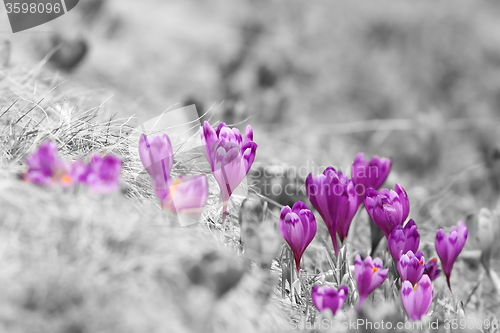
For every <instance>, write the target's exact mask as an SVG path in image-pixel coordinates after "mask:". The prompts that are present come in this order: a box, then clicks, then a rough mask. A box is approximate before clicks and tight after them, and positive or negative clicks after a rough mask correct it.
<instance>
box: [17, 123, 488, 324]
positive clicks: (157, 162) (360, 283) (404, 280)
mask: <svg viewBox="0 0 500 333" xmlns="http://www.w3.org/2000/svg"><path fill="white" fill-rule="evenodd" d="M201 141H202V144H203V152H204V155H205V157H206V159H207V161H208V162H209V164H210V168H211V172H212V174H213V176H214V178H215V180H216V181H217V183H218V185H219V188H220V193H221V201H222V207H223V208H222V220H223V221H224V220H225V218H226V214H227V208H228V201H229V199H230V198H231V195H232V194H233V192H234V190H235V189H236V187H237V186H239V184H240V183H241V182H242V181H243V179H244V178H245V176H246V175H247V173H248V172H249V170H250V167H251V166H252V164H253V162H254V160H255V156H256V150H257V144H256V143H255V142H254V141H253V131H252V128H251V127H250V126H247V128H246V133H245V136H244V137H243V136H242V134H241V133H240V132H239V130H238V129H236V128H229V127H228V126H227V125H226V124H224V123H220V124H219V125H218V126H217V127H216V128H213V127H212V126H210V125H209V123H208V122H205V123H204V124H203V126H202V127H201ZM138 151H139V156H140V159H141V162H142V164H143V166H144V168H145V169H146V171H147V172H148V174H149V175H150V176H151V183H152V188H153V192H154V193H155V195H156V196H157V197H158V198H159V199H160V202H161V207H162V208H163V209H165V210H168V211H172V212H176V213H178V214H183V215H187V216H190V217H195V218H197V219H199V217H200V216H201V212H202V210H203V209H204V207H205V205H206V202H207V198H208V184H207V176H206V175H205V174H198V175H181V176H178V177H172V176H171V171H172V167H173V165H174V153H173V149H172V145H171V142H170V139H169V137H168V135H166V134H163V135H158V136H150V137H147V136H146V135H145V134H142V135H141V137H140V139H139V145H138ZM26 162H27V165H28V170H27V171H26V172H25V173H24V174H23V179H24V180H25V181H27V182H30V183H34V184H38V185H44V186H62V187H69V186H72V185H75V184H85V185H86V186H88V187H89V188H91V189H92V190H94V191H96V192H99V193H109V192H112V191H114V190H116V189H117V188H119V186H120V183H119V182H120V172H121V168H122V161H121V160H120V159H118V158H116V157H114V156H112V155H106V156H101V155H99V154H94V155H92V156H91V157H90V159H89V162H88V163H84V162H82V161H80V160H77V161H74V162H69V161H67V160H65V159H62V158H60V157H58V155H57V147H56V145H55V144H54V143H53V142H46V143H43V144H41V145H40V146H39V147H38V150H37V151H36V152H34V153H33V154H32V155H30V156H29V157H27V159H26ZM390 169H391V161H390V160H389V159H387V158H379V157H377V156H375V157H373V158H372V159H371V160H367V159H365V156H364V154H363V153H359V154H358V155H356V157H355V159H354V162H353V165H352V171H351V178H349V177H348V176H346V175H344V174H343V173H342V172H341V171H337V170H336V169H334V168H333V167H328V168H326V169H325V170H324V171H323V173H322V174H319V175H317V176H313V175H312V173H311V174H309V175H308V176H307V178H306V181H305V185H306V194H307V197H308V199H309V200H310V202H311V205H312V207H314V209H316V210H317V212H318V213H319V215H320V216H321V218H322V220H323V222H324V223H325V225H326V227H327V229H328V233H329V236H330V238H331V240H332V245H333V249H334V251H335V254H336V255H337V256H340V249H341V247H342V246H343V245H344V244H345V242H346V241H347V238H348V234H349V229H350V226H351V223H352V221H353V219H354V217H355V215H356V214H357V212H358V209H359V207H361V206H362V204H363V206H364V208H365V210H366V212H367V214H368V215H369V217H370V219H371V221H372V223H371V227H372V228H376V229H375V230H377V231H378V232H379V235H380V238H379V239H381V238H383V237H384V236H385V238H386V240H387V251H388V252H389V253H390V254H391V256H392V258H393V261H394V267H395V268H396V270H397V274H399V279H400V281H401V288H400V297H401V301H402V304H403V308H404V310H405V311H406V313H407V315H408V318H409V319H411V320H421V319H422V317H423V316H424V315H426V314H427V313H428V311H429V309H430V307H431V304H432V301H433V298H434V288H433V285H432V281H434V280H435V279H436V278H438V277H439V275H440V271H441V270H440V268H439V267H438V262H437V259H435V258H432V259H430V260H428V261H426V258H425V257H424V254H423V253H422V252H421V251H420V250H419V247H420V234H419V230H418V227H417V224H416V223H415V221H414V220H412V219H409V220H408V218H409V215H410V200H409V198H408V195H407V193H406V191H405V189H404V188H403V187H402V186H401V185H399V184H396V185H395V186H394V188H393V189H387V188H383V189H380V187H381V186H382V185H383V184H384V182H385V181H386V179H387V177H388V174H389V172H390ZM407 220H408V221H407ZM279 229H280V232H281V235H282V237H283V239H284V240H285V241H286V242H287V243H288V245H289V248H290V250H291V253H293V260H294V261H295V268H296V270H297V273H299V274H300V263H301V259H302V256H303V254H304V252H305V251H306V249H307V247H308V246H309V244H310V243H311V242H312V241H313V239H314V237H315V235H316V232H317V224H316V217H315V215H314V213H313V212H312V211H311V210H310V209H309V207H308V206H307V205H306V204H305V203H304V202H301V201H297V202H295V204H294V205H293V206H292V207H289V206H285V207H283V208H282V209H281V214H280V220H279ZM467 237H468V230H467V228H466V226H465V224H464V223H463V222H459V223H458V226H454V227H453V228H452V229H451V231H450V232H449V234H445V232H444V231H443V229H442V228H441V229H439V230H438V231H437V234H436V239H435V249H436V253H437V255H438V256H439V258H440V260H441V268H442V270H443V272H444V275H445V276H446V281H447V284H448V287H449V289H450V291H451V273H452V269H453V265H454V262H455V261H456V259H457V257H458V255H459V254H460V252H461V251H462V249H463V248H464V246H465V243H466V241H467ZM483 238H487V237H483ZM490 238H491V237H490ZM491 242H492V241H491ZM372 244H373V234H372ZM377 244H378V243H377ZM373 249H374V248H373V247H372V251H373ZM342 253H345V252H342ZM386 264H387V263H386ZM353 270H354V278H355V281H356V289H357V295H358V307H357V308H358V311H359V310H360V308H361V307H362V305H363V304H364V302H365V300H366V299H367V297H368V296H369V295H370V294H372V293H373V292H374V291H375V289H377V288H378V287H379V286H380V285H381V284H382V283H383V282H384V281H385V280H386V278H387V276H388V274H389V269H388V268H384V264H383V262H382V260H381V259H380V258H372V256H366V257H364V259H363V258H362V257H361V255H360V254H357V255H356V256H355V258H354V269H353ZM292 271H293V270H292ZM391 274H392V273H391ZM336 287H337V288H333V287H330V286H328V285H315V286H314V287H313V288H312V290H311V300H312V302H313V304H314V305H315V307H316V308H317V309H318V310H319V311H320V312H324V311H325V310H326V309H330V310H331V312H332V314H334V315H335V314H336V313H337V312H338V310H339V309H341V308H342V307H343V305H344V303H345V301H346V300H347V297H348V293H349V290H348V288H347V286H340V283H339V285H337V286H336Z"/></svg>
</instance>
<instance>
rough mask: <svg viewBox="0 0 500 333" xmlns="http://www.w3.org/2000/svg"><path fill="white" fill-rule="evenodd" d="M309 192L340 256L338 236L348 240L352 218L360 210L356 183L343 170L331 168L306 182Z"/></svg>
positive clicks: (309, 177)
mask: <svg viewBox="0 0 500 333" xmlns="http://www.w3.org/2000/svg"><path fill="white" fill-rule="evenodd" d="M306 193H307V196H308V198H309V200H310V201H311V204H312V205H313V206H314V208H316V209H317V210H318V212H319V214H320V215H321V217H322V218H323V221H324V222H325V224H326V226H327V227H328V231H329V232H330V236H331V238H332V242H333V248H334V249H335V253H336V254H337V255H338V253H339V247H338V245H337V233H338V235H339V238H340V241H341V242H343V241H344V240H345V239H346V238H347V234H348V232H349V227H350V226H351V222H352V219H353V218H354V215H356V211H357V210H358V201H357V200H358V199H357V196H356V193H355V192H354V183H353V182H352V180H350V179H348V178H347V177H346V176H344V175H343V174H342V172H340V171H338V172H337V171H335V169H334V168H332V167H328V168H326V169H325V171H323V173H322V174H320V175H317V176H316V177H313V176H312V174H309V175H308V176H307V179H306Z"/></svg>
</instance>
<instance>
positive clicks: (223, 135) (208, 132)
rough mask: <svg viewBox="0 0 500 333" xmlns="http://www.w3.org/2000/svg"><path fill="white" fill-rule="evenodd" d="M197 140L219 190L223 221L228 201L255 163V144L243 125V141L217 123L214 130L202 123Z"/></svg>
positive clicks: (237, 131) (206, 123) (236, 130)
mask: <svg viewBox="0 0 500 333" xmlns="http://www.w3.org/2000/svg"><path fill="white" fill-rule="evenodd" d="M201 141H202V144H203V152H204V154H205V157H206V158H207V161H208V162H209V164H210V167H211V169H212V173H213V175H214V177H215V179H216V180H217V183H218V184H219V187H220V189H221V197H222V202H223V220H224V219H225V216H226V209H227V202H228V200H229V198H230V197H231V195H232V193H233V191H234V190H235V189H236V187H237V186H238V185H239V184H240V183H241V181H242V180H243V179H244V178H245V176H246V175H247V173H248V171H249V170H250V168H251V166H252V164H253V162H254V160H255V154H256V151H257V144H256V143H255V142H253V132H252V128H251V127H250V126H247V130H246V136H245V140H244V141H243V138H242V135H241V133H240V131H239V130H238V129H236V128H233V129H230V128H229V127H227V125H226V124H225V123H222V122H221V123H220V124H219V125H218V126H217V129H216V130H214V129H213V127H212V126H210V124H209V123H208V122H206V121H205V122H204V123H203V127H202V129H201Z"/></svg>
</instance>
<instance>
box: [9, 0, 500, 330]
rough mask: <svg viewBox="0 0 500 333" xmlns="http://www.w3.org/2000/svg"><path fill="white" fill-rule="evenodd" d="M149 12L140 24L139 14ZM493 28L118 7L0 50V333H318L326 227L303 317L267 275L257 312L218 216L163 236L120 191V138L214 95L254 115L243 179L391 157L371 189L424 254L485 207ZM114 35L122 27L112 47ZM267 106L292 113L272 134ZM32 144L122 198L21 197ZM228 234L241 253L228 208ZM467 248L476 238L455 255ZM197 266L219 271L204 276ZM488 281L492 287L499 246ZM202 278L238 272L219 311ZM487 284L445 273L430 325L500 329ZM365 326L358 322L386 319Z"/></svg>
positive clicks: (358, 237)
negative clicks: (417, 238)
mask: <svg viewBox="0 0 500 333" xmlns="http://www.w3.org/2000/svg"><path fill="white" fill-rule="evenodd" d="M144 6H151V7H150V10H148V11H146V10H140V9H141V8H142V9H144V8H145V7H144ZM153 6H159V7H153ZM499 10H500V8H499V7H498V5H497V4H495V3H494V2H484V3H481V4H478V3H475V2H471V1H465V0H460V1H442V2H439V3H435V2H431V1H421V2H418V3H415V2H411V1H399V2H394V1H388V0H380V1H376V2H370V3H368V2H362V1H354V2H352V1H319V0H318V1H313V2H307V3H306V2H300V1H292V2H289V1H287V2H284V1H279V0H275V1H270V2H263V1H235V2H231V3H227V2H224V1H219V0H211V1H208V2H199V1H172V2H168V3H164V2H163V1H153V0H151V1H146V2H137V1H131V0H130V1H129V0H126V1H118V0H116V1H109V6H108V11H107V12H105V14H103V15H104V16H103V17H99V18H98V19H97V20H96V21H95V22H94V23H93V24H91V25H88V24H86V23H85V22H81V21H78V20H76V21H75V17H74V16H73V17H71V16H70V15H66V16H64V17H62V18H60V19H59V20H56V21H54V22H52V23H51V25H47V26H46V28H42V27H40V28H36V29H38V30H36V29H35V30H33V31H34V32H33V33H32V34H24V35H22V36H18V37H15V38H13V42H14V43H13V44H14V52H13V57H12V66H11V67H10V68H7V69H1V70H0V125H1V130H0V131H1V132H0V142H1V144H0V152H1V157H0V158H1V160H0V161H1V163H0V165H1V166H2V167H1V168H0V186H1V187H2V189H3V190H2V191H0V207H1V209H0V221H1V230H0V237H2V240H1V242H0V244H3V245H1V246H2V252H1V255H0V260H1V263H2V264H1V266H2V267H4V269H3V270H1V271H0V279H2V281H3V282H4V284H3V285H6V286H9V288H8V291H7V292H6V293H5V297H4V298H3V299H2V303H1V307H0V316H1V318H2V320H1V322H2V324H3V326H4V331H8V332H45V331H47V332H67V333H70V332H101V331H102V332H129V331H130V332H156V331H158V332H167V331H176V332H177V331H181V332H182V331H188V332H189V331H194V332H201V331H204V330H210V329H211V330H213V331H216V332H226V331H227V332H235V331H236V332H246V331H249V332H250V331H264V332H267V331H269V332H279V331H283V332H288V331H289V330H290V322H289V321H290V318H291V319H293V320H294V323H305V322H306V320H308V321H309V322H312V321H313V320H318V318H322V317H321V316H320V317H317V318H316V319H314V318H315V316H316V315H315V312H314V311H313V309H312V308H311V304H310V302H308V301H307V292H306V291H308V290H309V289H310V287H311V284H312V283H314V282H316V281H330V282H332V283H333V284H334V285H335V282H334V281H335V278H334V275H335V274H334V273H328V272H329V271H330V270H333V267H332V265H331V264H330V263H329V258H328V251H331V249H329V247H328V246H330V243H329V240H328V235H327V233H326V228H324V227H323V226H322V223H321V222H320V223H319V225H320V229H319V233H318V235H317V237H316V239H315V240H314V241H313V243H312V244H311V247H310V248H309V249H308V250H307V251H306V254H305V258H304V263H303V268H305V269H306V270H305V271H304V272H305V273H304V276H303V283H304V286H303V288H302V290H303V291H304V294H303V297H302V298H299V301H298V303H299V304H298V305H297V304H295V305H294V304H292V303H291V302H290V298H289V297H288V296H287V293H288V291H287V290H285V292H284V293H285V294H286V295H285V297H282V296H283V290H282V289H281V286H279V283H278V281H279V275H280V273H281V271H282V268H283V266H282V262H281V261H276V262H275V264H274V265H273V268H272V272H273V274H274V275H272V277H271V278H272V279H274V280H273V281H274V282H273V283H271V284H273V285H276V289H273V292H272V294H273V296H272V297H271V298H270V299H269V301H267V302H265V305H262V301H261V299H262V296H260V294H259V291H260V290H261V289H262V285H263V284H266V281H267V279H270V278H269V277H268V276H267V275H266V273H265V271H263V270H261V269H259V268H257V267H255V266H249V265H248V263H247V262H245V260H243V258H242V257H241V255H239V254H235V248H236V253H239V250H240V249H239V248H238V247H237V246H236V242H234V241H233V240H231V239H229V240H228V239H227V238H224V234H223V233H221V232H220V230H219V229H218V228H220V226H219V225H218V223H217V218H218V214H217V213H218V211H217V209H216V207H215V206H213V207H212V208H211V209H209V212H207V219H206V220H207V224H206V225H200V226H198V227H197V228H187V229H181V228H178V227H177V224H176V223H175V221H173V220H172V217H171V216H167V215H165V214H164V213H161V212H159V211H158V207H157V204H156V200H155V198H154V197H153V196H152V195H151V192H150V189H149V187H148V185H147V184H148V183H147V180H144V179H143V178H140V179H139V180H138V179H136V178H135V177H136V175H137V174H138V172H139V170H140V163H139V161H138V156H137V155H135V154H134V153H133V151H134V150H133V149H130V146H131V145H132V146H133V144H134V143H133V142H130V140H129V139H128V137H127V134H129V133H130V132H131V131H132V129H133V128H134V127H135V126H137V125H138V124H140V123H141V122H142V121H144V120H147V119H149V118H151V117H154V116H156V115H158V114H159V113H160V112H161V111H162V110H164V109H166V108H168V107H170V106H171V105H174V104H175V103H181V102H182V101H183V100H184V99H185V98H186V97H188V96H193V95H194V96H195V97H196V98H197V99H198V100H201V101H202V102H203V104H204V110H207V109H208V108H209V107H210V106H211V105H212V104H213V103H216V104H218V103H219V102H221V101H222V100H226V103H227V102H228V100H229V97H228V96H227V89H228V86H230V87H232V88H233V89H235V90H236V91H237V93H238V94H239V95H240V99H241V101H242V102H243V103H244V104H245V105H246V110H247V111H246V112H244V113H243V114H242V115H240V118H239V119H236V121H239V120H241V119H244V118H246V117H248V116H250V117H251V119H250V121H249V123H251V124H252V125H253V126H254V129H255V140H256V142H257V143H258V144H259V149H258V155H257V160H256V166H257V165H258V164H260V165H269V164H281V163H285V164H287V165H289V166H292V167H297V168H299V167H303V166H305V169H302V170H303V171H302V172H303V173H304V174H307V173H308V172H310V171H313V172H315V173H319V172H321V171H322V168H321V166H329V165H334V166H337V167H340V168H342V169H348V168H349V166H350V164H351V162H352V159H353V157H354V155H355V154H356V153H357V152H358V151H365V152H367V153H368V154H378V155H381V156H388V157H391V158H392V159H393V171H392V172H391V175H390V177H389V180H388V181H387V184H386V186H387V187H392V186H393V184H395V183H400V184H402V185H403V186H404V187H405V188H406V189H407V191H408V194H409V197H410V200H411V214H410V217H412V218H413V219H415V221H416V222H417V224H418V226H419V228H420V230H421V234H422V236H423V240H424V242H425V248H426V249H428V253H429V255H434V254H433V249H432V242H433V239H434V237H435V232H436V229H437V228H438V227H441V226H448V227H449V226H451V225H454V224H456V222H457V221H459V220H466V218H467V217H468V216H469V219H468V222H469V224H468V225H469V226H470V228H471V229H473V226H474V223H475V221H477V219H476V216H477V213H478V211H479V209H480V208H481V207H488V208H490V209H497V204H498V195H499V184H500V182H499V177H498V175H499V174H500V172H499V171H498V170H499V169H498V165H497V164H498V161H497V158H495V155H494V154H493V152H494V148H495V147H496V146H497V145H498V135H497V132H498V131H497V127H498V120H499V117H498V110H499V107H500V102H499V100H500V99H499V96H500V81H499V80H498V74H499V71H500V61H499V59H500V49H499V48H498V45H499V44H498V42H497V39H498V36H499V35H498V33H497V32H498V30H499V29H500V25H499V24H498V20H497V15H498V11H499ZM163 13H169V15H167V17H165V15H164V14H163ZM113 18H118V19H121V20H122V26H121V28H120V29H118V31H117V32H116V34H111V35H110V33H109V29H110V27H109V24H110V22H112V19H113ZM75 22H76V23H75ZM61 27H64V28H65V31H66V33H68V34H69V35H71V34H80V33H83V34H86V35H87V36H86V37H87V38H88V39H89V40H90V43H91V52H90V54H89V55H88V57H87V59H86V60H85V62H84V63H83V64H82V65H81V66H80V67H79V68H78V69H77V70H76V71H74V72H72V73H69V74H68V73H65V74H61V73H59V72H57V71H52V69H49V67H48V66H44V67H43V68H42V67H39V66H36V64H37V63H38V62H39V61H40V59H41V58H40V54H39V53H37V52H36V50H37V45H38V44H37V42H36V41H37V40H40V39H43V38H45V37H46V36H49V35H50V33H49V32H50V31H57V30H58V29H61ZM252 27H253V28H252ZM255 27H260V28H259V29H262V31H263V32H262V34H260V35H259V37H258V39H257V41H256V42H255V43H254V44H252V45H246V44H245V43H244V38H245V37H244V36H245V33H248V31H249V30H250V31H251V30H252V29H256V28H255ZM44 29H46V30H44ZM257 30H258V29H257ZM43 31H45V33H43ZM44 36H45V37H44ZM240 53H243V54H246V55H245V57H246V58H245V60H244V61H243V63H242V65H241V66H240V67H239V68H238V69H237V70H236V71H235V72H234V73H233V74H232V75H231V76H230V77H229V78H226V79H227V80H226V81H227V82H226V81H224V80H223V79H222V78H221V77H222V75H223V72H224V68H225V66H227V64H228V63H230V62H231V61H233V60H235V59H237V58H238V54H240ZM263 65H265V66H270V67H271V68H273V69H274V70H275V74H276V76H277V78H278V79H277V83H276V84H275V85H274V86H273V87H271V88H263V87H260V86H258V85H257V84H256V81H258V75H257V73H258V68H259V67H260V66H263ZM66 77H69V78H70V81H69V82H65V78H66ZM111 96H113V98H110V97H111ZM280 100H285V101H286V105H287V107H286V108H285V112H284V113H283V115H281V116H280V114H279V112H278V111H279V108H278V107H277V102H276V101H280ZM278 104H279V103H278ZM223 109H224V104H223V105H222V106H219V107H213V108H212V111H213V112H211V113H210V114H213V120H220V119H224V117H225V115H224V112H223ZM131 115H136V117H135V118H133V119H129V117H130V116H131ZM276 117H277V118H276ZM110 119H111V120H110ZM273 119H277V121H275V122H274V123H272V122H271V121H272V120H273ZM46 139H51V140H54V141H55V142H56V143H57V144H58V146H59V148H60V151H61V154H62V155H63V156H65V157H68V158H77V157H84V156H86V155H88V154H89V153H90V152H92V151H99V152H101V153H108V152H112V153H115V154H117V155H118V156H121V157H122V158H123V159H124V161H125V164H124V170H123V189H122V191H121V192H120V193H117V194H115V195H113V196H109V197H99V196H96V195H94V194H92V193H88V192H87V191H85V189H76V190H74V191H59V190H56V189H53V190H46V189H39V188H36V187H34V186H30V185H29V184H25V183H23V182H21V181H19V180H18V179H17V178H16V175H17V174H18V173H19V172H22V171H23V170H24V168H25V166H24V157H25V156H26V154H28V153H30V152H32V151H33V150H34V149H35V148H36V146H37V145H38V144H39V143H40V142H42V141H43V140H46ZM212 201H214V202H215V201H216V199H215V197H213V198H212ZM235 206H237V205H236V204H235ZM82 207H84V208H85V209H82ZM232 216H233V218H232V220H231V221H232V223H234V227H235V232H236V236H234V237H235V238H237V233H238V231H239V226H238V225H237V224H236V216H237V210H236V209H233V210H232ZM368 237H369V233H368V221H367V216H366V213H364V212H361V213H359V214H358V216H357V219H356V222H355V224H354V226H353V229H352V230H351V232H350V236H349V244H348V249H347V250H348V251H347V259H348V260H349V263H350V264H352V259H353V256H354V255H355V254H356V253H358V252H360V253H363V254H366V253H367V251H368V249H367V246H366V244H367V243H368ZM477 243H478V241H477V240H476V239H474V238H473V237H471V239H470V241H469V242H468V245H467V249H466V250H467V251H472V250H475V249H476V248H477ZM223 244H225V245H227V246H223ZM325 246H326V248H327V249H329V250H328V251H327V250H325ZM213 253H216V254H215V255H214V254H213ZM207 255H208V257H209V258H212V257H215V259H210V260H209V262H210V264H209V265H205V264H201V263H203V258H204V257H205V258H206V256H207ZM378 255H381V256H383V255H384V254H383V253H382V252H379V253H378ZM197 265H201V266H203V267H205V266H207V267H209V268H207V269H208V273H206V276H209V277H210V276H211V277H212V280H211V278H208V277H207V278H206V280H203V281H193V280H191V277H190V273H189V272H190V270H191V269H192V267H196V266H197ZM493 268H494V269H495V270H496V271H497V272H500V262H499V258H498V246H497V247H496V248H495V254H494V258H493ZM214 272H215V273H214ZM217 272H233V273H231V274H229V273H228V274H227V275H229V276H232V274H234V276H235V278H234V279H235V280H237V277H238V276H239V274H240V273H244V274H243V278H242V280H241V281H240V283H239V284H238V285H237V286H236V287H235V288H234V289H233V290H231V291H230V292H229V293H228V294H226V295H224V296H223V297H218V296H219V295H218V293H217V292H214V290H220V288H223V287H221V286H220V285H219V283H220V282H217V281H218V280H219V279H215V280H213V276H217V274H219V273H217ZM238 272H240V273H238ZM325 272H326V273H327V274H325ZM334 272H335V270H334ZM482 272H483V270H482V267H481V266H480V265H477V263H474V262H470V261H468V262H465V261H460V262H458V263H457V265H456V267H455V271H454V273H453V277H452V286H453V290H454V293H455V294H454V299H452V297H451V295H450V294H449V293H448V292H447V291H446V289H445V286H444V283H445V282H444V279H443V278H442V277H440V278H439V279H438V280H437V281H436V289H437V290H438V295H439V297H438V298H439V299H440V301H439V303H438V302H436V316H441V315H443V316H444V313H445V312H446V313H447V316H449V317H452V318H453V316H455V315H454V314H453V311H450V310H448V311H443V304H442V303H443V302H449V303H450V304H451V307H452V308H453V310H455V309H456V305H457V304H458V303H459V302H460V301H462V302H464V308H465V310H466V312H467V313H468V314H473V313H480V314H482V315H483V316H484V318H490V319H491V318H492V317H493V316H495V315H498V313H500V302H499V301H498V294H497V293H496V292H495V290H494V288H493V285H492V283H491V281H490V280H489V279H488V278H487V277H484V276H483V275H482ZM202 275H203V274H202ZM478 277H481V278H478ZM341 278H342V277H341ZM195 280H196V279H195ZM222 280H224V279H222ZM224 281H225V280H224ZM231 281H232V280H231V279H229V280H228V281H225V282H224V283H228V284H229V285H231ZM343 282H345V283H351V282H350V281H349V279H347V280H344V281H343ZM478 282H479V284H478ZM268 284H270V283H268ZM349 286H350V287H351V286H352V285H349ZM392 291H393V287H392V286H391V285H390V284H387V285H385V286H384V287H383V288H381V290H380V291H378V294H377V295H376V297H375V298H374V299H370V300H369V301H371V302H373V303H374V304H378V303H377V302H378V301H380V300H381V299H382V298H384V297H386V296H387V297H388V295H389V294H390V293H391V292H392ZM355 298H356V296H355V293H353V294H352V295H351V299H350V300H349V302H348V303H350V302H355ZM378 312H379V311H377V309H374V310H372V311H371V312H369V311H367V313H365V314H362V315H361V316H370V315H371V316H375V317H376V316H377V315H380V316H383V315H382V314H379V313H378ZM388 312H390V310H388ZM346 313H347V314H348V315H352V314H351V313H349V312H348V311H347V312H346ZM327 318H328V317H327ZM395 318H399V317H397V316H395ZM21 319H22V320H21ZM379 319H380V318H379Z"/></svg>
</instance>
